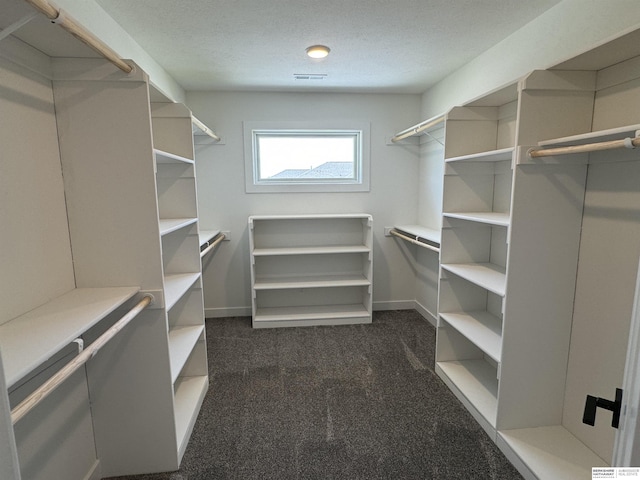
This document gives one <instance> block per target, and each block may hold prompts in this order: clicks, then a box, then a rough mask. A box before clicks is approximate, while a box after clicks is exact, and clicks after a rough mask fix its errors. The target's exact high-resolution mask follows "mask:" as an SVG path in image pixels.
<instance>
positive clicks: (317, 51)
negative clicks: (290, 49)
mask: <svg viewBox="0 0 640 480" xmlns="http://www.w3.org/2000/svg"><path fill="white" fill-rule="evenodd" d="M330 51H331V49H330V48H329V47H325V46H324V45H312V46H310V47H309V48H307V55H309V56H310V57H311V58H324V57H326V56H327V55H329V52H330Z"/></svg>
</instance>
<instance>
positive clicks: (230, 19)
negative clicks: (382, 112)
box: [96, 0, 560, 93]
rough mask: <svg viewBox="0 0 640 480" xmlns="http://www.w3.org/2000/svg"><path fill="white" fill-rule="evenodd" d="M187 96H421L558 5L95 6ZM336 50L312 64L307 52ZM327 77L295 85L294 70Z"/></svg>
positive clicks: (353, 0) (233, 1)
mask: <svg viewBox="0 0 640 480" xmlns="http://www.w3.org/2000/svg"><path fill="white" fill-rule="evenodd" d="M96 1H97V3H98V4H100V5H101V6H102V7H103V8H104V9H105V11H106V12H107V13H108V14H109V15H111V16H112V17H113V18H114V19H115V20H116V21H117V22H118V23H119V24H120V25H121V26H122V27H123V28H124V29H125V30H126V31H127V32H129V33H130V35H131V36H132V37H133V38H134V39H135V40H136V41H137V42H138V43H139V44H140V45H141V46H142V47H143V48H144V49H145V50H147V52H149V54H150V55H151V56H152V57H154V58H155V60H156V61H157V62H158V63H160V65H162V66H163V67H164V68H165V69H166V70H167V71H168V72H169V74H170V75H171V76H173V77H174V78H175V79H176V81H177V82H178V83H180V84H181V85H182V86H183V87H184V88H185V89H187V90H210V89H219V90H220V89H233V90H249V89H251V90H309V89H313V90H334V91H353V90H357V91H376V92H381V91H383V92H406V93H421V92H423V91H425V90H426V89H427V88H428V87H429V86H430V85H432V84H433V83H435V82H436V81H438V80H440V79H442V78H443V77H444V76H446V75H447V74H448V73H450V72H452V71H453V70H455V69H457V68H459V67H460V66H462V65H464V64H465V63H467V62H468V61H470V60H472V59H473V58H474V57H476V56H477V55H478V54H480V53H481V52H483V51H484V50H486V49H488V48H490V47H491V46H493V45H495V44H496V43H498V42H499V41H500V40H502V39H503V38H505V37H507V36H508V35H509V34H511V33H512V32H514V31H516V30H517V29H519V28H520V27H522V26H523V25H525V24H526V23H528V22H530V21H531V20H533V19H534V18H535V17H537V16H539V15H540V14H542V13H543V12H544V11H546V10H548V9H549V8H551V7H553V6H554V5H555V4H557V3H559V2H560V0H395V1H388V0H385V1H382V0H349V1H345V0H324V1H319V0H313V1H311V0H225V1H222V0H180V1H175V0H135V1H132V0H96ZM318 43H319V44H324V45H328V46H329V47H330V48H331V54H330V56H329V57H327V58H326V59H324V60H319V61H318V60H311V59H309V58H308V57H306V55H305V48H306V47H308V46H310V45H313V44H318ZM308 73H314V74H326V77H324V78H323V79H322V80H296V79H294V74H308Z"/></svg>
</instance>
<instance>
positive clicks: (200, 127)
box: [191, 116, 221, 142]
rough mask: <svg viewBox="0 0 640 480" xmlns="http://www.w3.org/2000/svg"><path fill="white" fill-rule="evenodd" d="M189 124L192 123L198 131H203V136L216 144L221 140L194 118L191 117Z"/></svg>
mask: <svg viewBox="0 0 640 480" xmlns="http://www.w3.org/2000/svg"><path fill="white" fill-rule="evenodd" d="M191 123H193V124H194V125H195V126H196V127H197V128H198V129H199V130H201V131H203V132H204V133H205V134H207V135H209V136H210V137H211V138H213V139H214V140H215V141H216V142H219V141H220V140H221V138H220V137H219V136H218V135H216V133H215V132H214V131H213V130H211V129H210V128H209V127H207V126H206V125H205V124H204V123H202V122H201V121H200V120H198V119H197V118H196V117H193V116H192V117H191Z"/></svg>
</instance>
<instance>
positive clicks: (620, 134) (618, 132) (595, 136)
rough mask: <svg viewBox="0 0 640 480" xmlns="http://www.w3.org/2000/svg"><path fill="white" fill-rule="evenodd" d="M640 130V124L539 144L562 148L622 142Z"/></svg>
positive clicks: (555, 139) (540, 144)
mask: <svg viewBox="0 0 640 480" xmlns="http://www.w3.org/2000/svg"><path fill="white" fill-rule="evenodd" d="M637 130H640V124H636V125H627V126H624V127H618V128H610V129H607V130H599V131H596V132H587V133H582V134H580V135H571V136H569V137H561V138H552V139H549V140H543V141H541V142H538V145H539V146H541V147H550V146H554V145H557V146H562V145H582V144H585V143H595V142H606V141H609V140H622V139H624V138H626V137H631V138H633V137H635V134H636V131H637Z"/></svg>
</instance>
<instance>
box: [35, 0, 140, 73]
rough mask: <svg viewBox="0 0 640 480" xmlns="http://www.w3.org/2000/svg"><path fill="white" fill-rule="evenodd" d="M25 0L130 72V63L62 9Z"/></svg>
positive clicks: (36, 1) (41, 0)
mask: <svg viewBox="0 0 640 480" xmlns="http://www.w3.org/2000/svg"><path fill="white" fill-rule="evenodd" d="M25 1H26V2H27V3H28V4H30V5H31V6H32V7H33V8H35V9H36V10H38V11H39V12H40V13H42V14H43V15H44V16H46V17H47V18H48V19H49V20H51V21H52V22H53V23H57V24H58V25H60V26H61V27H62V28H64V29H65V30H66V31H67V32H69V33H70V34H71V35H73V36H74V37H76V38H77V39H78V40H80V41H81V42H84V43H85V44H86V45H88V46H89V47H91V48H92V49H94V50H95V51H96V52H98V53H99V54H100V55H102V56H103V57H104V58H106V59H107V60H109V61H110V62H111V63H113V64H114V65H115V66H116V67H118V68H119V69H120V70H122V71H123V72H124V73H131V72H132V71H133V67H132V66H131V65H129V64H128V63H127V62H125V61H124V60H122V59H121V58H120V57H119V56H118V55H117V54H116V53H115V52H114V51H113V50H111V49H110V48H109V47H108V46H106V45H105V44H104V43H103V42H102V41H100V40H98V39H97V38H96V37H95V36H94V35H93V34H91V33H90V32H89V31H88V30H86V29H85V28H84V27H82V26H81V25H79V24H78V23H76V22H75V21H74V20H73V19H72V18H70V17H69V16H67V15H66V14H65V13H64V12H63V11H62V10H59V9H57V8H56V7H54V6H53V5H51V4H50V3H49V2H47V1H46V0H25Z"/></svg>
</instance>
